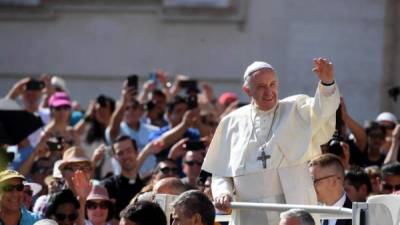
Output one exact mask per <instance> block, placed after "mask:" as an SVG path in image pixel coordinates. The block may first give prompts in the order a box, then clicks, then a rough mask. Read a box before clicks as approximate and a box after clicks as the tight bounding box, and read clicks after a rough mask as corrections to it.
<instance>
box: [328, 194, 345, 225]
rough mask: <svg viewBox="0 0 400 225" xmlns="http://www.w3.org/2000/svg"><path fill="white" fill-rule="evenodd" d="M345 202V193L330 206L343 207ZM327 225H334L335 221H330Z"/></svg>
mask: <svg viewBox="0 0 400 225" xmlns="http://www.w3.org/2000/svg"><path fill="white" fill-rule="evenodd" d="M345 201H346V192H343V195H342V197H340V198H339V200H337V202H335V204H333V205H331V206H337V207H343V205H344V202H345ZM328 225H336V219H330V220H329V223H328Z"/></svg>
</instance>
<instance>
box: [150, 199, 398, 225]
mask: <svg viewBox="0 0 400 225" xmlns="http://www.w3.org/2000/svg"><path fill="white" fill-rule="evenodd" d="M175 198H176V196H172V195H165V194H157V195H156V197H155V201H156V202H158V203H159V204H160V206H161V208H163V209H164V211H165V213H166V215H167V219H168V221H169V222H170V218H171V217H170V214H171V213H172V209H171V203H172V201H173V200H174V199H175ZM231 208H232V209H247V210H268V211H278V212H283V211H286V210H289V209H304V210H306V211H307V212H309V213H312V214H318V215H319V218H320V219H351V220H352V225H400V196H399V195H376V196H372V197H370V198H368V200H367V202H353V206H352V209H348V208H343V207H335V206H320V205H300V204H275V203H252V202H231ZM361 218H362V220H360V219H361ZM229 220H230V215H217V217H216V221H217V222H228V221H229ZM361 221H362V223H361ZM169 222H168V224H170V223H169ZM316 222H317V221H316ZM316 224H318V222H317V223H316Z"/></svg>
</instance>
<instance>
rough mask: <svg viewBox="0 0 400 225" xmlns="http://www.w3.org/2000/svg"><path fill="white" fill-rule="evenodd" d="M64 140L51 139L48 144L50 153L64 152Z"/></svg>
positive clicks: (58, 138) (60, 138)
mask: <svg viewBox="0 0 400 225" xmlns="http://www.w3.org/2000/svg"><path fill="white" fill-rule="evenodd" d="M62 143H63V138H62V137H51V138H49V139H48V140H47V142H46V144H47V147H49V150H50V151H62V150H63V145H62Z"/></svg>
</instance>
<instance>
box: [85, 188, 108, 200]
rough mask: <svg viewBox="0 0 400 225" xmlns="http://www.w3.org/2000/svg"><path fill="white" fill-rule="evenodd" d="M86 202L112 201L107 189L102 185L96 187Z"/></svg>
mask: <svg viewBox="0 0 400 225" xmlns="http://www.w3.org/2000/svg"><path fill="white" fill-rule="evenodd" d="M86 200H106V201H112V200H111V199H110V197H109V196H108V192H107V189H106V188H105V187H103V186H100V185H94V186H93V187H92V190H91V191H90V193H89V195H88V197H87V198H86Z"/></svg>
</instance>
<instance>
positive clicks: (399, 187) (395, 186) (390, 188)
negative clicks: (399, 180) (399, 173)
mask: <svg viewBox="0 0 400 225" xmlns="http://www.w3.org/2000/svg"><path fill="white" fill-rule="evenodd" d="M382 188H383V189H384V190H393V189H394V190H395V191H399V190H400V184H397V185H391V184H384V185H382Z"/></svg>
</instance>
